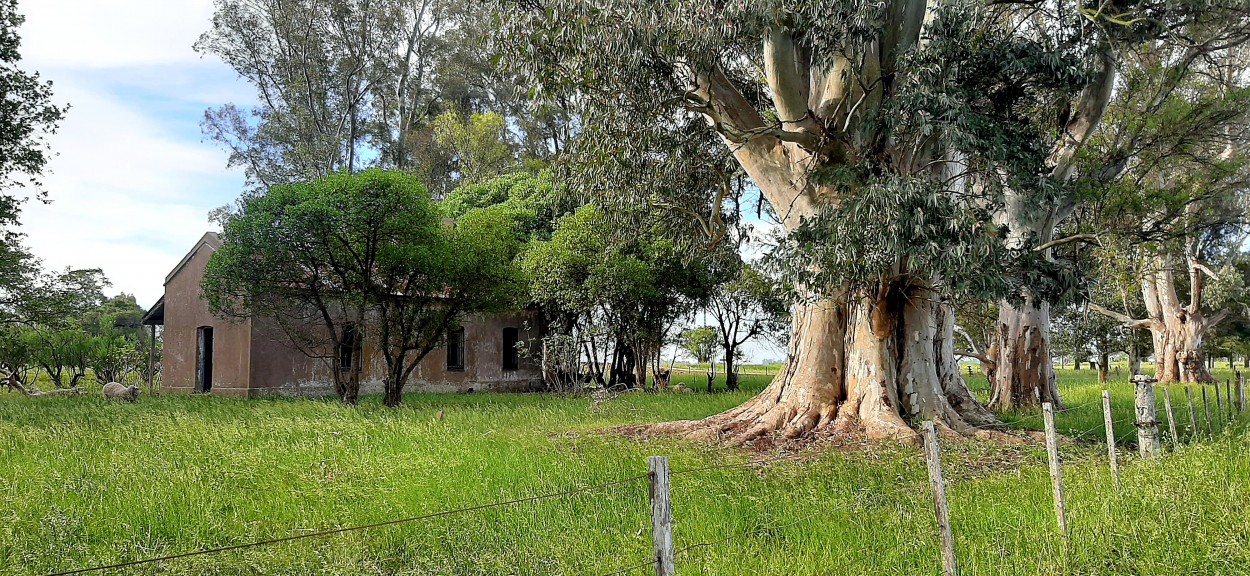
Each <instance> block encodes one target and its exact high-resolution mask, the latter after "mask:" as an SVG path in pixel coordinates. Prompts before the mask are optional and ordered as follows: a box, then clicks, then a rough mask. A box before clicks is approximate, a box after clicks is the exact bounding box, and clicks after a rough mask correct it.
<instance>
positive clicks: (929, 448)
mask: <svg viewBox="0 0 1250 576" xmlns="http://www.w3.org/2000/svg"><path fill="white" fill-rule="evenodd" d="M921 429H922V430H923V431H924V455H925V460H927V461H928V463H929V484H930V485H932V487H933V512H934V515H935V516H937V523H938V532H939V534H940V535H941V538H942V573H943V574H945V576H959V568H958V566H957V565H956V563H955V534H954V533H953V532H951V512H950V507H949V506H948V505H947V503H946V481H945V480H943V479H942V454H941V452H939V451H938V438H937V430H935V429H934V428H933V422H932V421H925V423H924V424H923V425H922V427H921Z"/></svg>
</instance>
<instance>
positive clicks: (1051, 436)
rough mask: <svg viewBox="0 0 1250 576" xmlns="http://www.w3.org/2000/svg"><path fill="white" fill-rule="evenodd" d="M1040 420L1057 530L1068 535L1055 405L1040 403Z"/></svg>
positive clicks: (1065, 535)
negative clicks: (1053, 493) (1043, 428)
mask: <svg viewBox="0 0 1250 576" xmlns="http://www.w3.org/2000/svg"><path fill="white" fill-rule="evenodd" d="M1042 421H1043V422H1045V423H1046V455H1047V456H1049V457H1050V483H1051V486H1052V487H1053V488H1054V491H1055V518H1056V519H1057V520H1058V521H1059V532H1061V533H1062V534H1063V535H1064V537H1067V535H1068V510H1067V507H1066V506H1064V503H1063V469H1062V468H1061V467H1060V464H1059V434H1058V433H1056V432H1055V407H1054V405H1053V404H1051V403H1050V402H1043V403H1042Z"/></svg>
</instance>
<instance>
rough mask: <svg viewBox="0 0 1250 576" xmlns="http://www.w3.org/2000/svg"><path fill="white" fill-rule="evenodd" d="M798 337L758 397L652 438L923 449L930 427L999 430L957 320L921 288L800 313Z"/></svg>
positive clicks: (668, 426) (901, 283)
mask: <svg viewBox="0 0 1250 576" xmlns="http://www.w3.org/2000/svg"><path fill="white" fill-rule="evenodd" d="M792 334H793V337H792V339H791V349H790V361H789V362H788V363H787V365H786V367H785V368H784V369H783V370H782V371H781V372H780V373H779V374H778V375H777V376H776V377H775V378H774V379H773V381H772V383H771V384H770V385H769V386H768V387H767V388H766V389H765V390H764V391H763V392H761V393H760V394H759V395H758V396H756V397H755V398H753V399H752V400H750V401H748V402H747V403H745V404H743V405H742V406H739V407H737V408H735V409H733V410H730V411H728V412H724V413H721V414H718V415H715V416H711V417H709V418H705V419H703V420H698V421H682V422H670V423H664V424H657V425H654V426H651V427H649V428H648V430H649V431H651V432H654V433H667V434H673V433H676V434H686V435H688V436H689V437H692V438H695V439H703V440H727V441H730V442H733V443H746V442H750V441H752V440H755V439H757V438H759V437H761V436H766V435H770V434H772V433H774V432H779V433H780V434H781V435H782V436H783V437H785V438H796V437H799V436H803V435H805V434H808V433H811V432H827V433H831V434H836V435H855V434H860V433H862V434H863V435H864V436H866V437H867V438H868V439H870V440H886V439H894V440H905V441H915V440H916V439H918V435H917V433H916V431H915V429H914V426H915V425H917V424H918V423H919V422H920V421H922V420H929V419H932V420H934V421H935V422H937V423H938V426H939V427H941V428H943V429H947V430H953V431H955V432H957V433H960V434H963V435H973V434H978V433H980V432H981V431H980V430H978V427H982V426H987V425H993V424H995V423H996V422H997V420H996V419H995V418H994V416H993V415H992V414H991V413H989V412H988V411H987V410H986V409H985V408H984V407H982V406H981V405H980V403H978V402H977V401H976V399H975V398H974V397H973V395H972V393H971V391H970V390H969V389H968V387H967V385H966V383H965V382H964V380H963V377H962V376H961V375H960V373H959V363H958V360H957V359H956V357H955V355H954V343H953V341H954V313H953V311H952V310H951V309H950V308H949V306H946V305H943V304H941V303H938V302H937V301H936V300H935V298H934V293H933V292H932V291H931V290H929V289H928V288H926V287H924V286H922V285H916V284H913V283H911V282H909V281H908V280H905V279H903V280H898V281H894V282H890V283H888V284H887V285H885V286H882V287H881V289H880V290H879V291H877V292H875V293H859V294H854V295H849V296H846V297H826V298H819V299H814V300H810V301H807V302H803V303H800V304H796V305H795V306H794V307H793V326H792Z"/></svg>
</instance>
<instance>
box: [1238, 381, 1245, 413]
mask: <svg viewBox="0 0 1250 576" xmlns="http://www.w3.org/2000/svg"><path fill="white" fill-rule="evenodd" d="M1245 411H1246V376H1245V375H1244V374H1242V373H1240V372H1238V373H1237V412H1238V413H1239V414H1240V413H1243V412H1245Z"/></svg>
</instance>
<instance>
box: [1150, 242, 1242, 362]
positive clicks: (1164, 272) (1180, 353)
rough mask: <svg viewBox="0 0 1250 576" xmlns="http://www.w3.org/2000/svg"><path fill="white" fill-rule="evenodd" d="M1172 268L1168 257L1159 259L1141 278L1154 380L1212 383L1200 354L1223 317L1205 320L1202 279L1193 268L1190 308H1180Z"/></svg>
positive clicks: (1202, 356) (1221, 314)
mask: <svg viewBox="0 0 1250 576" xmlns="http://www.w3.org/2000/svg"><path fill="white" fill-rule="evenodd" d="M1172 266H1173V260H1172V259H1171V258H1170V257H1167V256H1161V257H1158V258H1156V259H1155V265H1154V269H1153V270H1152V271H1151V272H1150V273H1148V274H1146V275H1144V276H1143V278H1142V296H1143V298H1144V300H1145V303H1146V312H1147V314H1148V317H1149V323H1148V328H1150V336H1151V340H1152V341H1153V343H1154V352H1155V365H1156V368H1155V377H1156V378H1158V379H1159V382H1164V383H1166V382H1214V381H1215V378H1214V377H1212V376H1211V372H1210V371H1208V369H1207V365H1206V362H1205V360H1206V358H1205V356H1204V355H1203V352H1202V339H1203V337H1204V336H1205V335H1206V333H1207V330H1209V329H1210V328H1211V327H1213V326H1214V325H1215V324H1216V323H1218V322H1219V321H1220V320H1222V319H1223V318H1224V316H1225V314H1224V313H1219V314H1216V315H1214V316H1212V317H1211V318H1207V317H1206V316H1205V315H1204V314H1203V313H1202V310H1201V306H1200V305H1201V303H1202V292H1203V277H1202V272H1200V271H1198V270H1196V269H1195V267H1191V271H1190V287H1189V290H1190V303H1189V306H1184V305H1182V304H1181V300H1180V298H1179V297H1178V295H1177V290H1176V283H1175V273H1174V272H1173V270H1172Z"/></svg>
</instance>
